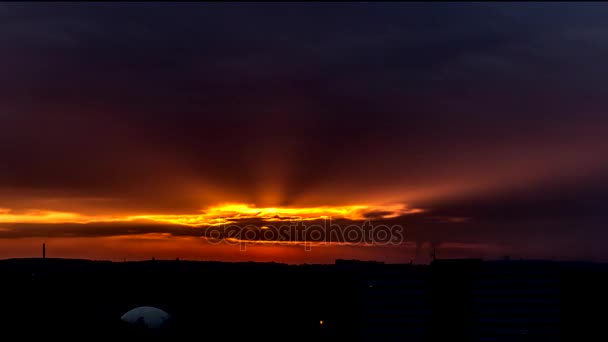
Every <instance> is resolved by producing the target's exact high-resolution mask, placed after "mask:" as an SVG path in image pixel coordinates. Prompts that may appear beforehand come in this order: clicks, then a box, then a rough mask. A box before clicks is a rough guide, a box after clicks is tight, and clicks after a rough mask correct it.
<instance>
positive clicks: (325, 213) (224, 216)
mask: <svg viewBox="0 0 608 342" xmlns="http://www.w3.org/2000/svg"><path fill="white" fill-rule="evenodd" d="M420 212H422V209H416V208H408V207H407V206H405V205H402V204H396V205H350V206H333V207H332V206H321V207H308V208H278V207H271V208H257V207H255V206H253V205H247V204H241V203H229V204H223V205H218V206H213V207H209V208H207V209H206V210H204V211H202V212H201V213H200V214H191V215H154V214H145V215H130V216H122V217H117V216H88V215H85V214H79V213H72V212H58V211H49V210H28V211H24V212H18V213H16V212H13V211H11V210H10V209H3V208H0V223H91V222H121V221H123V222H125V221H135V220H150V221H156V222H162V223H170V224H179V225H187V226H211V225H219V224H225V223H232V222H235V221H236V220H240V219H263V220H265V221H289V220H318V219H326V218H344V219H349V220H363V219H365V218H366V214H370V213H375V216H374V217H378V218H392V217H397V216H401V215H406V214H415V213H420Z"/></svg>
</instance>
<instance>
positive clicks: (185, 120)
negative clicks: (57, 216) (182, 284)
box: [0, 3, 608, 256]
mask: <svg viewBox="0 0 608 342" xmlns="http://www.w3.org/2000/svg"><path fill="white" fill-rule="evenodd" d="M606 14H608V6H606V5H604V4H584V5H578V4H577V5H574V4H555V5H551V6H546V5H539V4H518V5H517V6H515V5H512V4H478V3H474V4H453V5H452V4H447V3H446V4H422V3H415V4H414V3H412V4H371V3H357V4H348V5H339V4H328V5H319V4H219V3H218V4H195V3H183V4H143V3H131V4H121V5H117V4H101V3H99V4H67V3H66V4H53V5H45V4H17V3H13V4H2V5H0V23H1V24H0V50H1V51H2V54H0V75H1V76H0V81H1V82H0V94H1V95H0V156H1V160H2V165H3V167H1V168H0V208H11V209H15V210H17V209H48V210H57V211H76V212H85V213H89V214H105V213H127V214H140V213H168V214H173V213H193V212H196V211H198V210H200V209H204V208H205V207H206V206H208V205H214V204H217V203H222V202H243V203H254V204H256V205H258V206H262V207H263V206H281V205H292V206H302V205H313V206H320V205H333V204H338V205H341V204H345V203H346V204H356V203H366V202H405V203H407V204H408V205H410V206H413V207H424V208H425V209H428V213H425V214H424V215H418V216H411V217H410V216H408V217H404V218H401V219H399V220H404V222H406V223H408V225H409V226H411V227H412V228H411V229H412V230H411V232H412V234H414V233H415V234H417V236H416V238H415V239H416V240H419V241H431V240H432V241H443V242H446V243H447V242H454V243H456V242H467V243H469V242H470V243H473V242H475V243H477V242H479V243H484V242H485V243H500V242H501V241H507V240H508V239H506V238H505V234H512V236H518V237H520V240H526V239H527V237H529V236H543V234H545V235H547V236H553V235H555V236H560V237H561V239H564V240H565V239H568V238H571V237H575V238H576V240H577V241H581V242H582V241H586V239H587V237H586V236H589V237H594V238H597V237H600V236H601V234H600V230H601V228H600V227H601V226H602V224H604V223H606V222H607V221H606V218H605V215H604V213H605V212H606V210H605V209H606V208H605V205H604V204H603V203H605V202H606V201H605V199H606V198H605V197H606V196H605V184H606V179H605V177H604V176H603V173H604V171H605V170H606V166H607V165H608V160H607V159H606V157H604V156H605V155H608V139H607V138H606V135H605V132H604V131H605V128H604V127H606V126H607V125H608V120H607V119H606V116H605V112H606V105H605V101H604V99H605V98H606V96H607V95H608V94H606V89H608V84H606V77H605V75H606V73H607V72H608V70H607V69H606V63H604V61H605V60H606V59H607V58H608V24H607V23H606V21H605V18H606ZM378 214H380V213H378ZM368 215H370V218H375V219H376V218H377V217H376V216H374V214H373V213H369V214H368ZM459 218H462V219H463V221H459V220H458V219H459ZM410 221H411V222H410ZM537 222H543V224H536V223H537ZM571 223H572V224H571ZM574 223H576V226H577V228H576V229H573V228H569V227H572V225H573V224H574ZM63 227H65V229H67V228H69V229H67V230H65V229H64V228H62V229H58V231H57V233H56V234H63V233H61V231H63V232H64V233H66V234H77V233H76V232H75V231H78V230H79V228H78V227H80V226H78V225H76V226H73V227H72V226H63ZM151 227H153V228H149V227H148V226H147V225H145V228H144V229H143V230H142V231H148V229H152V231H154V232H156V230H158V231H161V230H163V229H166V230H167V231H168V232H171V233H172V234H173V232H176V231H175V229H176V228H175V227H162V226H158V225H154V226H151ZM454 227H458V228H457V229H454ZM531 227H532V228H531ZM543 227H545V228H543ZM47 228H48V227H46V226H44V228H43V226H40V227H38V228H35V227H34V226H29V228H28V227H26V226H20V228H19V229H18V230H17V229H16V228H15V229H14V230H13V229H12V228H11V230H10V231H11V232H13V233H8V232H6V231H5V232H4V233H2V234H8V235H6V237H8V236H9V235H10V234H16V235H19V234H24V235H27V234H28V233H27V232H31V234H34V235H36V234H45V233H46V232H47V231H48V233H49V234H52V230H53V229H54V228H48V229H47ZM106 228H107V227H106ZM39 229H42V230H39ZM45 229H46V230H45ZM104 229H105V228H104ZM113 229H118V230H117V231H114V230H113ZM97 231H100V234H102V235H103V234H106V233H107V234H109V235H112V234H118V233H120V231H121V230H120V229H119V228H115V227H114V226H113V225H112V227H111V229H110V228H108V230H103V232H102V230H98V229H90V230H87V233H84V230H83V232H82V234H93V235H94V232H97ZM554 231H559V232H560V233H559V234H553V233H552V232H554ZM176 234H177V233H176ZM552 234H553V235H552ZM547 239H548V240H547V241H549V240H551V239H552V238H550V237H548V238H547ZM551 241H557V237H556V238H555V239H553V240H551ZM560 241H561V240H560ZM516 246H518V244H517V242H516V241H515V238H514V240H513V242H512V245H511V248H512V249H516V248H515V247H516ZM553 246H554V248H555V253H554V254H551V255H552V256H559V250H563V251H566V250H568V251H570V250H569V249H567V248H566V247H563V246H562V245H561V244H557V242H556V244H554V245H553ZM569 253H570V254H572V255H574V254H576V253H574V252H569ZM570 254H569V255H570ZM547 255H548V254H547Z"/></svg>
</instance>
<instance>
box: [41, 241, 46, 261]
mask: <svg viewBox="0 0 608 342" xmlns="http://www.w3.org/2000/svg"><path fill="white" fill-rule="evenodd" d="M42 259H46V243H42Z"/></svg>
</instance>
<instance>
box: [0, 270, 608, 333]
mask: <svg viewBox="0 0 608 342" xmlns="http://www.w3.org/2000/svg"><path fill="white" fill-rule="evenodd" d="M495 270H500V272H502V273H500V274H501V276H500V277H502V278H500V279H502V280H500V281H501V282H502V283H501V284H503V285H502V286H503V288H504V289H506V290H508V291H511V290H518V289H520V287H517V286H520V285H516V284H515V283H513V282H512V281H511V280H517V281H519V280H521V279H524V278H525V277H536V276H537V275H538V274H539V271H538V270H549V271H550V277H553V278H554V279H556V281H557V283H555V284H554V285H551V286H553V287H555V289H557V292H552V291H554V288H553V287H551V286H549V285H547V286H548V287H547V286H545V285H542V286H541V287H538V289H539V290H538V291H536V290H535V291H536V292H534V291H532V292H531V294H530V293H528V294H525V295H524V296H527V297H521V298H520V297H517V298H515V297H513V294H510V292H509V293H507V294H506V295H505V294H504V293H503V292H504V291H503V292H501V293H502V294H500V296H503V297H504V298H506V301H507V302H510V301H512V298H515V299H517V300H537V299H538V300H546V301H548V302H551V301H552V300H553V299H552V298H553V297H555V298H554V299H555V301H554V302H551V303H554V304H555V306H554V307H549V308H555V311H551V312H550V313H546V314H545V313H542V314H531V313H530V312H533V310H532V311H530V310H531V309H530V310H528V307H524V309H525V310H528V311H525V310H524V311H525V312H523V313H521V312H520V313H515V314H512V316H509V317H507V318H508V319H511V320H512V319H517V320H519V321H521V319H524V321H525V322H524V323H517V324H519V325H517V326H518V327H519V326H521V324H524V326H525V327H528V328H529V333H526V334H524V333H521V334H520V333H519V332H518V333H517V334H515V333H513V332H512V331H511V330H512V328H509V329H511V330H508V329H506V330H505V329H503V328H504V327H505V325H504V324H505V323H504V322H503V321H500V322H499V323H496V324H498V325H491V326H488V325H487V321H488V320H486V318H491V319H494V316H492V315H494V314H486V313H485V312H487V311H483V312H484V313H483V314H482V315H481V316H479V314H477V316H475V315H476V313H475V312H476V311H475V310H476V309H475V308H476V306H475V305H474V303H476V302H477V301H478V299H479V298H481V301H482V302H483V301H484V300H485V299H484V298H485V297H483V298H482V297H479V298H478V297H476V296H481V295H478V294H477V293H478V292H475V291H477V290H475V286H477V285H475V284H477V283H476V281H477V280H479V279H481V280H483V281H484V282H482V285H479V286H489V285H487V281H486V280H487V279H490V280H491V281H494V280H495V279H499V278H497V276H495V275H494V273H493V272H494V271H495ZM504 270H507V271H508V272H506V271H504ZM511 271H513V272H511ZM509 272H511V273H509ZM541 273H542V272H541ZM480 274H481V275H483V277H482V276H480ZM522 274H529V275H526V276H525V277H523V278H522ZM492 277H494V278H492ZM545 278H546V277H545ZM553 278H551V279H553ZM408 279H409V280H412V279H416V280H418V279H419V280H420V281H421V282H420V284H421V285H417V286H420V288H421V289H422V290H421V291H422V292H420V293H418V292H415V291H413V292H412V291H409V290H407V289H408V288H404V287H403V286H401V285H399V286H401V287H398V288H396V287H394V286H395V285H390V284H402V283H403V281H402V280H408ZM476 279H477V280H476ZM505 279H506V280H505ZM525 279H528V280H530V279H531V280H534V281H536V280H535V279H536V278H525ZM539 279H540V278H539ZM542 279H544V278H542ZM542 279H541V280H542ZM547 279H548V278H547ZM607 279H608V267H606V265H602V264H589V263H533V262H481V261H474V260H473V261H469V262H466V261H455V262H436V263H435V264H433V265H432V266H415V265H383V264H375V263H363V262H341V263H338V264H336V265H300V266H295V265H284V264H274V263H221V262H188V261H158V260H157V261H147V262H126V263H111V262H95V261H87V260H64V259H45V260H42V259H11V260H3V261H0V280H1V283H0V290H1V291H2V292H1V293H2V295H3V296H2V297H3V300H2V301H1V310H0V312H1V313H0V329H1V331H2V334H4V335H5V336H18V339H20V340H21V339H28V338H34V337H39V336H42V335H43V336H44V338H45V339H47V340H54V339H55V338H59V339H60V340H75V339H79V340H88V339H98V338H100V339H108V338H122V337H126V336H129V335H133V334H142V332H140V331H136V330H134V329H132V328H131V327H129V326H127V325H126V324H125V323H123V322H121V321H120V317H121V316H122V315H123V314H124V313H125V312H127V311H128V310H130V309H132V308H135V307H138V306H144V305H145V306H155V307H158V308H161V309H163V310H165V311H167V312H168V313H170V314H171V316H172V320H171V322H170V324H169V325H168V327H167V328H166V329H165V330H163V331H156V332H154V333H150V332H145V333H146V334H149V336H148V337H149V338H160V339H166V340H171V341H178V340H186V339H188V340H193V339H195V340H205V339H209V338H213V339H214V340H215V339H218V338H221V339H228V340H241V341H257V340H265V341H269V340H315V341H317V340H351V341H356V340H382V339H385V340H426V341H429V340H433V341H434V340H444V339H446V338H447V339H449V340H452V339H454V340H496V341H524V340H525V341H530V340H535V341H536V340H538V341H541V340H542V341H545V340H546V341H549V340H551V341H555V340H560V341H567V340H572V341H577V340H608V339H607V337H608V335H607V333H606V331H605V329H604V326H603V324H604V322H605V320H606V314H605V313H604V311H605V308H606V304H608V300H607V295H606V290H607V289H608V286H607V285H608V281H607ZM528 280H526V281H528ZM505 281H506V282H505ZM528 282H529V281H528ZM512 283H513V284H514V285H509V284H512ZM371 284H377V286H376V287H373V288H372V286H371ZM382 284H389V285H390V286H393V287H390V286H389V287H385V290H382V287H381V286H383V285H382ZM483 284H486V285H483ZM492 284H494V283H492ZM504 284H507V285H506V286H507V287H506V288H505V287H504V286H505V285H504ZM535 284H536V283H535ZM543 284H544V283H543ZM408 286H409V285H408ZM491 286H494V287H489V288H488V287H482V290H481V292H479V293H482V294H483V295H487V293H488V291H490V292H492V291H494V292H492V293H495V292H496V291H495V290H496V289H497V288H496V285H491ZM535 286H536V285H535ZM543 286H545V287H543ZM378 288H380V290H378ZM395 288H396V289H398V290H396V291H395V290H393V289H395ZM404 289H406V290H407V291H406V290H404ZM488 289H489V290H488ZM534 289H536V288H534ZM372 290H373V291H376V292H371V291H372ZM378 291H380V292H378ZM408 291H409V292H408ZM484 291H485V292H484ZM501 291H502V290H501ZM508 291H507V292H508ZM406 292H407V293H410V294H405V293H406ZM528 292H530V291H528ZM378 293H379V294H380V295H384V297H382V298H384V299H382V298H381V299H382V300H377V298H379V297H374V296H376V295H378ZM417 293H418V294H417ZM370 296H371V297H370ZM408 296H409V297H408ZM505 296H506V297H505ZM517 296H520V295H519V294H518V295H517ZM551 296H553V297H551ZM418 297H420V298H421V301H422V302H423V304H421V305H423V306H422V307H421V308H422V309H420V311H419V312H418V311H416V312H414V313H406V312H409V311H408V310H409V309H408V308H411V307H412V306H411V305H409V304H408V302H407V300H410V299H414V300H415V299H417V298H418ZM369 298H372V300H369ZM501 298H502V297H501ZM369 303H372V304H371V305H372V306H370V305H369ZM378 303H380V304H378ZM484 303H485V302H484ZM373 305H376V306H375V307H374V306H373ZM378 305H380V306H378ZM408 305H409V306H408ZM501 305H502V304H501ZM505 305H507V304H505ZM508 305H510V304H508ZM378 307H379V308H380V309H381V310H380V311H378V310H376V309H377V308H378ZM504 307H506V306H500V307H498V308H499V309H501V310H502V309H503V308H504ZM387 308H388V309H387ZM507 308H510V307H507ZM482 309H483V308H482ZM395 310H396V311H395ZM400 310H401V311H400ZM552 310H553V309H552ZM503 311H504V310H503ZM387 312H388V315H389V316H387ZM403 315H416V317H419V318H420V319H419V320H412V319H411V317H410V316H408V317H410V318H407V317H406V318H403V317H404V316H403ZM484 315H487V317H486V316H484ZM500 315H503V316H504V313H500V314H499V316H497V317H498V318H499V319H503V316H500ZM513 315H514V316H513ZM530 315H532V316H530ZM534 315H536V316H534ZM539 315H543V316H539ZM321 320H322V321H323V324H322V325H321V324H320V321H321ZM553 320H555V321H556V322H557V323H554V324H552V325H550V324H549V325H547V324H548V323H546V322H548V321H551V322H553ZM414 321H415V322H418V323H416V324H417V327H420V329H422V330H421V331H422V332H416V333H412V334H413V335H411V336H409V335H408V334H409V333H408V332H407V331H409V330H407V329H405V330H403V329H401V328H402V327H406V325H407V324H411V322H414ZM479 321H483V322H486V323H484V324H486V325H483V326H481V328H480V327H479V326H478V325H475V324H477V323H475V322H479ZM519 321H518V322H519ZM539 321H542V322H545V323H542V324H545V325H542V324H541V325H538V324H540V323H538V324H537V323H534V322H539ZM369 322H375V323H373V324H376V325H374V326H372V328H373V329H371V330H370V329H369V327H370V325H369ZM378 322H379V323H378ZM395 322H397V323H395ZM408 322H409V323H408ZM492 322H494V321H492ZM509 322H512V321H509ZM378 324H379V325H378ZM492 324H495V323H492ZM500 324H503V325H500ZM509 324H511V323H509ZM535 324H536V325H535ZM512 326H513V324H511V325H507V326H506V327H512ZM377 327H380V329H379V330H378V329H377ZM488 327H489V328H488ZM538 327H540V328H538ZM394 328H397V330H395V329H394ZM537 328H538V329H537ZM400 329H401V330H400ZM408 329H409V328H408ZM476 329H477V330H476ZM479 329H482V330H483V329H485V330H483V331H484V332H483V333H480V331H481V330H479ZM487 329H490V332H488V330H487ZM535 329H536V330H535ZM414 330H415V329H414ZM414 330H411V331H414ZM370 331H371V332H370ZM395 331H396V332H395ZM505 331H506V332H505ZM534 331H536V335H535V334H534V333H533V332H534ZM14 334H16V335H14ZM484 334H485V335H484ZM488 334H489V335H488ZM520 335H521V336H520ZM524 335H525V336H524ZM408 336H409V337H411V338H408ZM484 336H485V337H484ZM487 336H490V337H491V338H488V337H487ZM496 336H498V337H496ZM16 339H17V338H16V337H15V338H11V339H9V340H16ZM4 340H7V339H4Z"/></svg>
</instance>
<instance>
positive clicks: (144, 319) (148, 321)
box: [120, 306, 170, 329]
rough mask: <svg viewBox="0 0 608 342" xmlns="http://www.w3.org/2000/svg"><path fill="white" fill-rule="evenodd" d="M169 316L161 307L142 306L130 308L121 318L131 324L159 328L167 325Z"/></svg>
mask: <svg viewBox="0 0 608 342" xmlns="http://www.w3.org/2000/svg"><path fill="white" fill-rule="evenodd" d="M169 317H170V316H169V314H168V313H166V312H165V311H163V310H161V309H158V308H155V307H152V306H140V307H138V308H135V309H133V310H129V311H128V312H127V313H125V314H124V315H122V317H121V318H120V319H121V320H123V321H124V322H127V323H129V324H133V325H143V326H145V327H147V328H151V329H159V328H162V327H164V326H165V325H166V323H167V321H168V320H169Z"/></svg>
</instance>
